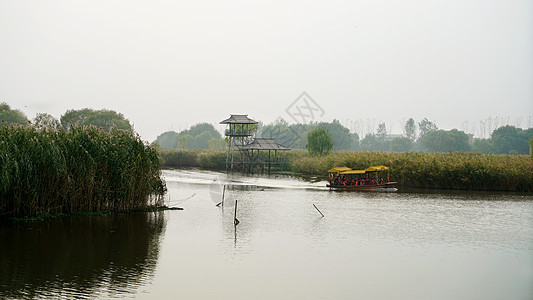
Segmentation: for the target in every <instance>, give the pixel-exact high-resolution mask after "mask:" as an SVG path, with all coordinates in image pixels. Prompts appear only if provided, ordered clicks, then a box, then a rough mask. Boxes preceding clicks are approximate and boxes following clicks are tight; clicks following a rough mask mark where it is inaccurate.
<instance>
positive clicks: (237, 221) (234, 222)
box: [233, 199, 240, 226]
mask: <svg viewBox="0 0 533 300" xmlns="http://www.w3.org/2000/svg"><path fill="white" fill-rule="evenodd" d="M239 223H240V222H239V220H237V199H235V213H234V214H233V225H235V226H237V225H238V224H239Z"/></svg>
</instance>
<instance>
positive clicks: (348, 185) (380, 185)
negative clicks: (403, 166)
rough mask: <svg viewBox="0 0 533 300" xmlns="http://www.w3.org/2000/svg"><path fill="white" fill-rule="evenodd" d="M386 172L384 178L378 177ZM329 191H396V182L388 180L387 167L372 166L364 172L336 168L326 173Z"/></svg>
mask: <svg viewBox="0 0 533 300" xmlns="http://www.w3.org/2000/svg"><path fill="white" fill-rule="evenodd" d="M383 171H387V176H386V178H383V177H381V178H380V177H379V175H380V172H383ZM328 173H329V183H328V184H327V185H326V186H327V187H329V188H330V189H335V190H348V191H352V190H353V191H361V190H373V191H381V190H382V191H396V190H397V189H396V184H397V183H396V182H391V181H390V180H389V167H386V166H372V167H368V168H366V169H364V170H352V169H351V168H348V167H337V168H333V169H331V170H329V171H328Z"/></svg>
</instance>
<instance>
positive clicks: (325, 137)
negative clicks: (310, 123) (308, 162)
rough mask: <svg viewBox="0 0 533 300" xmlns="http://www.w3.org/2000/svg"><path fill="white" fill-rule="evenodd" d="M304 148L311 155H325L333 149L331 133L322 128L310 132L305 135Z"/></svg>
mask: <svg viewBox="0 0 533 300" xmlns="http://www.w3.org/2000/svg"><path fill="white" fill-rule="evenodd" d="M305 148H306V149H307V151H309V153H310V154H312V155H327V154H328V153H329V151H331V149H332V148H333V140H332V139H331V133H329V131H328V130H327V129H326V128H324V127H319V128H317V129H314V130H312V131H311V132H309V134H308V135H307V145H305Z"/></svg>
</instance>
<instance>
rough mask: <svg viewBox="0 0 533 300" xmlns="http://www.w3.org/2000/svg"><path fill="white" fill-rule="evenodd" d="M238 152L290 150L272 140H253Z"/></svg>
mask: <svg viewBox="0 0 533 300" xmlns="http://www.w3.org/2000/svg"><path fill="white" fill-rule="evenodd" d="M240 150H291V149H290V148H287V147H285V146H282V145H280V144H278V143H277V142H276V141H275V140H274V139H266V138H255V139H254V140H253V142H251V143H250V144H248V145H245V146H242V147H241V149H240Z"/></svg>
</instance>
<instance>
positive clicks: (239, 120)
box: [220, 115, 257, 124]
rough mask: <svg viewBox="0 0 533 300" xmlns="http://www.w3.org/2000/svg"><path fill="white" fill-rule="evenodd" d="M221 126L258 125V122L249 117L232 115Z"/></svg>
mask: <svg viewBox="0 0 533 300" xmlns="http://www.w3.org/2000/svg"><path fill="white" fill-rule="evenodd" d="M220 124H257V121H254V120H252V119H250V118H248V115H231V116H230V117H229V118H228V119H226V120H224V121H221V122H220Z"/></svg>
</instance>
